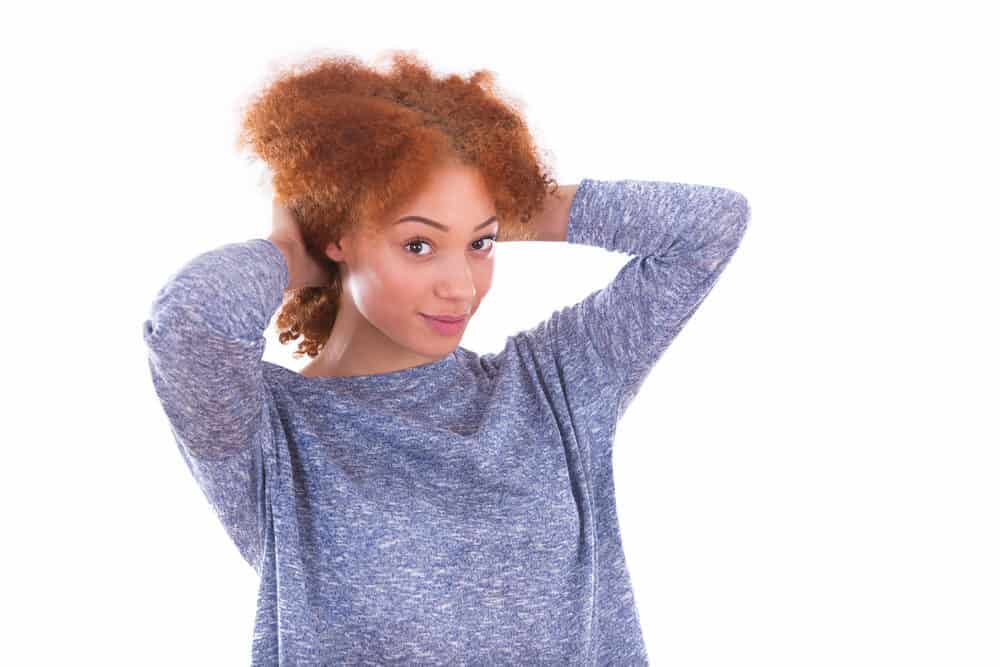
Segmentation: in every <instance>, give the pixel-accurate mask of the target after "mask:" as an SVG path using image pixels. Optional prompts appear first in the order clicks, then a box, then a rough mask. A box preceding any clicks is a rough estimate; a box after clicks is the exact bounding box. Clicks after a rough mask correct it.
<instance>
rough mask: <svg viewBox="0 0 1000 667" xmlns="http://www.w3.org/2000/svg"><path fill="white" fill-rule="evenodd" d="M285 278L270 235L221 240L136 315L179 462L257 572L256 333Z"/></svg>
mask: <svg viewBox="0 0 1000 667" xmlns="http://www.w3.org/2000/svg"><path fill="white" fill-rule="evenodd" d="M289 277H290V271H289V266H288V264H287V259H286V255H285V252H284V250H282V249H281V248H279V247H278V245H276V244H275V243H274V242H273V241H271V240H270V239H262V238H257V239H251V240H249V241H245V242H241V243H231V244H227V245H223V246H221V247H219V248H216V249H214V250H211V251H208V252H205V253H202V254H201V255H198V256H197V257H195V258H194V259H192V260H190V261H189V262H187V264H185V265H184V266H183V267H182V268H181V269H180V270H179V271H178V272H176V273H175V274H173V275H172V276H171V277H170V278H169V279H168V281H167V283H166V284H165V285H164V286H163V287H162V288H161V289H160V291H159V292H158V293H157V295H156V298H155V300H154V301H153V304H152V307H151V309H150V312H149V315H148V317H147V319H146V320H145V322H144V323H143V337H144V339H145V342H146V346H147V351H148V363H149V369H150V372H151V374H152V380H153V387H154V389H155V392H156V394H157V396H158V397H159V400H160V402H161V404H162V406H163V409H164V412H165V413H166V415H167V418H168V421H169V424H170V428H171V430H172V432H173V436H174V439H175V441H176V443H177V445H178V447H179V449H180V451H181V454H182V456H183V458H184V461H185V463H186V464H187V466H188V468H189V469H190V471H191V473H192V475H193V476H194V477H195V479H196V481H197V482H198V485H199V486H200V487H201V489H202V491H203V492H204V493H205V496H206V497H207V499H208V500H209V502H210V503H211V504H212V506H213V508H214V509H215V511H216V513H217V515H218V516H219V519H220V520H221V521H222V523H223V525H224V526H225V528H226V530H227V532H228V533H229V535H230V537H231V538H232V539H233V541H234V543H235V544H236V546H237V547H238V548H239V550H240V553H241V554H242V555H243V557H244V559H245V560H247V562H248V563H250V565H251V566H252V567H254V569H255V570H257V571H258V573H259V571H260V569H259V568H260V556H261V546H262V544H263V525H264V524H263V522H264V511H265V507H266V502H265V501H266V498H265V492H264V467H263V466H264V457H265V455H267V454H268V453H269V452H271V451H272V444H273V442H272V440H273V438H272V431H271V429H272V424H271V419H270V404H271V401H270V396H269V393H268V391H267V389H266V388H265V385H264V380H263V375H262V363H261V359H262V357H263V353H264V346H265V339H264V336H263V334H264V331H265V330H266V329H267V327H268V325H269V323H270V320H271V317H272V315H273V313H274V311H275V310H277V308H278V307H279V306H280V305H281V303H282V300H283V295H284V292H285V290H286V288H287V287H288V285H289Z"/></svg>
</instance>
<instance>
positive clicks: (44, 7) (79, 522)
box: [0, 1, 1000, 667]
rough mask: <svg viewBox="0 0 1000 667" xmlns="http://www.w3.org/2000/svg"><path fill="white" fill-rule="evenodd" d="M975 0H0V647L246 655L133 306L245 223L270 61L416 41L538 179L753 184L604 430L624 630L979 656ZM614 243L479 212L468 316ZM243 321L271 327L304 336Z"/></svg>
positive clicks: (798, 655) (995, 114)
mask: <svg viewBox="0 0 1000 667" xmlns="http://www.w3.org/2000/svg"><path fill="white" fill-rule="evenodd" d="M979 6H985V3H971V2H964V3H955V2H951V3H943V2H941V3H922V2H919V3H905V4H904V3H901V2H900V3H872V2H865V3H861V2H847V3H845V2H840V3H835V4H831V3H822V4H821V3H791V2H789V3H761V2H755V3H741V4H735V3H734V4H731V5H730V4H722V3H717V2H704V1H702V2H698V3H693V2H692V3H689V4H686V5H656V4H654V3H639V2H623V1H616V2H611V3H601V4H596V3H595V4H590V5H588V4H578V3H568V2H564V3H552V2H549V3H542V2H531V3H512V2H506V1H505V2H499V3H497V2H495V3H469V2H466V3H433V2H426V3H398V4H397V3H374V4H367V3H334V2H324V3H315V4H299V3H292V2H285V3H274V2H272V3H266V4H265V3H259V4H257V3H246V2H244V3H239V4H235V3H234V4H225V3H211V2H210V3H197V4H195V3H169V4H166V3H159V4H152V3H128V4H126V3H122V4H119V5H115V4H110V3H72V4H71V3H63V4H53V3H31V4H30V8H29V5H28V4H27V3H19V5H18V9H16V10H11V9H6V10H4V16H3V17H2V19H0V24H2V26H3V27H2V28H0V31H2V34H0V37H2V39H0V44H2V47H0V48H2V49H3V53H2V55H3V58H2V67H3V70H4V71H3V97H4V103H3V105H2V110H0V113H2V114H3V120H4V123H3V128H4V132H3V140H2V141H3V143H2V148H3V160H2V163H0V168H2V169H3V180H2V182H3V188H4V194H5V196H4V198H3V200H4V201H3V204H4V210H5V213H6V215H5V219H6V225H5V227H6V230H7V237H6V239H7V243H6V250H7V251H6V252H5V253H4V257H5V261H4V262H3V263H2V266H3V269H2V270H3V277H4V280H3V285H4V297H5V298H4V302H5V305H6V307H7V313H8V314H7V316H6V317H5V326H4V327H3V333H4V352H5V355H4V367H5V368H4V370H5V372H4V374H3V377H4V385H6V390H5V392H4V394H5V397H6V402H5V409H4V412H5V415H6V417H5V419H4V425H5V430H6V437H4V438H3V441H4V450H5V451H4V454H5V457H4V466H3V470H4V475H3V483H2V485H0V488H2V493H3V497H2V507H3V510H4V538H3V541H4V548H3V550H2V558H3V560H4V563H3V566H2V568H0V572H2V576H3V578H4V582H3V586H2V593H0V599H2V600H3V602H2V604H3V606H4V611H5V616H6V620H5V622H4V628H5V630H4V635H5V638H4V641H3V642H2V644H0V651H2V652H3V653H4V655H2V656H0V662H3V663H5V664H18V665H28V664H38V665H42V664H45V665H53V664H102V665H135V664H144V665H151V664H163V665H168V664H185V665H189V664H190V665H194V664H198V665H244V664H248V662H249V656H250V641H251V632H252V624H253V617H254V605H255V601H256V593H257V580H256V576H255V574H254V573H253V571H252V570H251V569H250V568H249V567H248V566H247V564H246V563H245V562H244V561H243V560H242V559H241V557H240V555H239V553H238V552H237V550H236V548H235V547H234V546H233V545H232V543H231V542H230V541H229V538H228V536H227V535H226V533H225V531H224V530H223V528H222V526H221V524H219V522H218V520H217V519H216V517H215V515H214V514H213V512H212V510H211V508H210V506H209V505H208V504H207V502H206V501H205V499H204V497H203V496H202V494H201V491H200V490H199V489H198V488H197V486H196V485H195V483H194V480H193V478H192V477H191V476H190V475H189V473H188V471H187V469H186V468H185V465H184V463H183V461H182V459H181V456H180V454H179V452H178V451H177V449H176V445H175V443H174V441H173V440H172V437H171V433H170V430H169V427H168V423H167V420H166V416H165V414H164V412H163V410H162V408H161V406H160V404H159V403H158V402H157V398H156V396H155V394H154V392H153V387H152V382H151V379H150V376H149V369H148V367H147V364H146V357H145V354H146V352H145V348H144V345H143V340H142V335H141V333H142V332H141V327H142V322H143V320H144V318H145V317H146V316H147V311H148V308H149V306H150V304H151V302H152V299H153V297H154V295H155V293H156V291H157V290H158V289H159V288H160V287H161V285H162V284H163V283H164V282H165V281H166V279H167V277H168V276H169V275H170V274H171V273H172V272H174V271H175V270H177V269H178V268H179V267H180V266H181V265H183V263H184V262H186V261H187V260H188V259H190V258H192V257H193V256H195V255H196V254H199V253H201V252H203V251H206V250H209V249H211V248H214V247H216V246H219V245H222V244H224V243H229V242H233V241H243V240H247V239H250V238H254V237H265V236H267V234H268V233H269V230H270V212H271V208H270V194H269V192H268V191H267V190H266V188H262V187H261V185H260V172H259V168H258V167H256V166H254V164H253V163H251V162H249V161H248V159H247V158H246V156H245V155H244V154H240V153H237V151H236V150H235V148H234V142H235V137H236V131H237V122H238V106H239V104H240V102H241V101H242V100H243V98H244V97H245V96H246V95H248V94H250V93H251V92H253V91H254V90H255V89H256V87H257V86H258V85H259V84H260V83H261V82H263V81H264V79H265V77H266V76H267V75H268V74H269V72H270V69H269V68H270V67H271V66H272V64H284V63H287V62H292V61H295V60H297V59H300V58H303V57H306V56H309V55H312V54H314V53H316V52H318V51H328V52H331V53H351V54H354V55H356V56H358V57H360V58H362V59H364V60H366V61H367V62H371V61H372V59H373V58H375V57H376V56H377V55H378V54H379V53H381V52H382V51H384V50H387V49H411V50H415V51H417V52H418V53H419V54H420V55H421V56H422V57H423V58H424V59H426V60H427V61H428V62H429V63H431V64H432V65H433V67H434V68H435V69H436V70H437V71H439V72H456V73H460V74H463V75H467V74H469V73H471V72H472V71H474V70H476V69H480V68H486V69H490V70H492V71H494V72H495V73H497V75H498V83H499V85H500V86H501V87H502V88H503V89H504V90H506V91H507V92H509V93H510V94H512V95H513V96H515V97H517V98H518V99H520V100H521V101H522V102H523V104H524V111H525V115H526V117H527V119H528V121H529V124H530V125H531V127H532V128H533V131H534V132H535V135H536V139H537V141H538V143H539V144H540V145H541V146H542V147H543V148H544V149H545V150H547V151H550V152H551V154H552V155H554V157H555V163H554V167H555V169H556V177H557V178H558V180H559V181H560V182H561V183H576V182H579V180H580V179H581V178H584V177H589V178H597V179H619V178H621V179H624V178H636V179H656V180H668V181H680V182H688V183H701V184H711V185H718V186H722V187H727V188H731V189H734V190H737V191H739V192H741V193H743V194H744V195H746V197H747V198H748V200H749V201H750V204H751V207H752V221H751V226H750V228H749V230H748V232H747V235H746V236H745V238H744V240H743V243H742V245H741V247H740V248H739V250H738V251H737V254H736V255H735V256H734V258H733V260H732V261H731V263H730V264H729V266H728V267H727V269H726V271H725V273H724V275H723V276H722V277H721V278H720V280H719V282H718V284H717V285H716V287H715V288H714V290H713V291H712V293H711V295H710V296H709V297H708V298H707V299H706V300H705V302H704V303H703V304H702V305H701V307H700V309H699V312H698V313H697V314H696V315H695V316H694V317H693V318H692V319H691V321H690V322H689V323H688V325H687V327H686V328H685V330H684V331H683V332H682V333H681V334H680V335H679V336H678V338H677V339H676V340H675V341H674V342H673V343H672V345H671V346H670V348H669V350H668V351H667V352H666V354H665V355H664V356H663V358H662V360H661V361H660V362H659V364H658V365H657V366H656V368H655V369H654V371H653V372H652V373H651V375H650V376H649V377H648V379H647V381H646V383H645V384H644V386H643V388H642V390H641V391H640V393H639V395H638V396H637V398H636V399H635V401H634V403H633V404H632V406H631V407H630V409H629V411H628V412H627V413H626V415H625V417H624V418H623V420H622V422H621V424H620V426H619V430H618V438H617V441H616V445H615V447H616V453H615V459H614V465H615V480H616V487H617V492H618V493H617V499H618V509H619V513H620V520H621V528H622V533H623V538H624V545H625V552H626V559H627V564H628V567H629V570H630V572H631V576H632V583H633V586H634V590H635V595H636V601H637V607H638V610H639V614H640V621H641V625H642V629H643V632H644V635H645V639H646V644H647V648H648V652H649V656H650V659H651V662H652V664H654V665H674V666H678V667H679V666H685V667H689V666H695V665H727V666H728V665H768V666H769V667H777V666H778V665H788V666H796V667H798V666H801V665H810V666H815V665H831V666H833V665H837V666H840V665H855V666H856V665H873V666H875V665H877V666H880V667H882V666H885V665H907V666H912V665H949V666H950V665H963V666H965V667H970V666H974V665H984V666H985V665H993V666H995V665H997V664H1000V574H998V570H1000V568H998V563H1000V532H998V531H1000V491H998V479H1000V475H998V473H1000V465H998V445H1000V437H998V435H1000V434H998V428H997V422H996V414H997V410H996V408H997V403H998V401H997V398H998V390H997V380H996V378H997V373H998V370H1000V368H998V366H1000V364H998V355H997V352H996V347H995V346H996V344H997V342H998V340H1000V336H998V330H997V325H996V315H997V302H998V300H997V296H996V288H997V287H998V285H1000V281H998V279H997V278H998V276H997V270H996V264H995V261H996V256H997V253H996V249H997V246H998V241H1000V233H998V223H1000V215H998V213H997V210H998V204H1000V201H998V196H997V195H998V176H1000V168H998V158H997V149H998V147H1000V141H998V130H997V119H998V118H1000V108H998V104H997V100H996V97H995V95H996V92H997V69H996V65H995V63H996V62H998V61H1000V53H998V50H1000V49H998V46H997V44H998V43H997V39H996V34H997V23H996V22H995V20H991V19H988V17H987V16H986V15H985V14H984V13H982V12H981V11H980V10H978V9H974V7H979ZM656 7H659V8H656ZM626 259H627V258H626V256H624V255H621V254H613V253H609V252H606V251H603V250H601V249H595V248H589V247H570V246H568V245H567V244H555V243H510V244H500V245H499V246H498V259H497V261H498V264H497V270H496V276H495V281H494V287H493V290H492V291H491V293H490V296H489V298H488V299H487V300H486V301H485V302H484V303H483V306H482V308H481V309H480V311H479V313H478V314H477V318H476V319H475V320H473V321H472V322H471V323H470V326H469V329H468V331H467V333H466V336H465V338H464V339H463V342H462V344H463V345H464V346H465V347H468V348H470V349H473V350H476V351H478V352H480V353H485V352H490V351H495V350H497V349H499V348H500V347H501V346H502V344H503V341H504V339H505V338H506V337H507V336H508V335H511V334H513V333H515V332H517V331H519V330H522V329H524V328H527V327H528V326H531V325H533V324H534V323H536V322H538V321H540V320H541V319H542V318H545V317H548V316H549V315H550V314H551V313H552V312H553V310H555V309H556V308H558V307H562V306H565V305H568V304H571V303H573V302H575V301H577V300H579V299H581V298H583V297H584V296H585V295H586V294H588V293H589V292H591V291H593V290H594V289H598V288H599V287H602V286H603V285H604V284H605V283H607V282H608V281H609V280H610V279H611V278H612V277H613V276H614V274H615V272H616V271H617V269H618V268H619V267H620V266H621V265H622V264H623V263H624V262H625V261H626ZM554 277H558V279H556V278H554ZM267 336H268V341H269V345H268V349H267V352H266V354H265V359H267V360H269V361H273V362H275V363H280V364H284V365H286V366H288V367H289V368H294V369H297V368H299V367H300V366H301V365H302V364H303V363H304V360H294V359H293V358H292V356H291V351H292V349H293V347H294V345H297V342H296V343H293V344H290V345H287V346H284V347H282V346H281V345H278V343H277V340H276V337H275V336H274V330H273V328H272V329H270V330H269V331H268V332H267Z"/></svg>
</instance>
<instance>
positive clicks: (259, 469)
mask: <svg viewBox="0 0 1000 667" xmlns="http://www.w3.org/2000/svg"><path fill="white" fill-rule="evenodd" d="M243 130H244V135H243V137H244V140H245V142H246V144H247V145H250V146H252V147H253V148H254V150H255V151H256V153H257V154H258V155H259V156H261V157H262V159H264V160H266V161H267V163H268V165H269V166H270V167H271V169H272V170H273V173H274V181H273V183H274V188H275V192H276V197H275V202H274V229H273V232H272V234H271V235H270V236H269V237H268V238H266V239H251V240H248V241H245V242H240V243H232V244H227V245H224V246H222V247H219V248H216V249H214V250H211V251H209V252H206V253H204V254H201V255H199V256H198V257H195V258H194V259H193V260H191V261H190V262H188V263H187V264H186V265H185V266H184V267H183V268H182V269H181V270H180V271H179V272H177V273H176V274H174V275H173V276H171V277H170V279H169V281H168V282H167V284H166V285H165V286H164V287H163V289H161V290H160V292H159V293H158V294H157V296H156V299H155V301H154V303H153V305H152V309H151V312H150V314H149V317H148V319H146V321H145V322H144V330H143V334H144V337H145V341H146V343H147V346H148V351H149V367H150V370H151V372H152V379H153V384H154V387H155V390H156V393H157V395H158V396H159V399H160V400H161V402H162V405H163V407H164V410H165V412H166V414H167V416H168V418H169V421H170V424H171V427H172V430H173V433H174V436H175V439H176V442H177V444H178V446H179V449H180V452H181V454H182V455H183V457H184V460H185V461H186V463H187V465H188V466H189V468H190V470H191V472H192V474H193V475H194V477H195V479H196V480H197V482H198V484H199V485H200V487H201V488H202V490H203V491H204V493H205V495H206V497H207V498H208V500H209V501H210V502H211V503H212V506H213V507H214V508H215V510H216V511H217V513H218V516H219V518H220V519H221V521H222V523H223V525H224V526H225V528H226V529H227V531H228V532H229V535H230V536H231V537H232V539H233V541H234V543H235V544H236V546H237V547H238V548H239V550H240V552H241V554H242V555H243V557H244V558H245V559H246V560H247V562H248V563H249V564H250V565H251V566H252V567H253V568H254V569H255V571H256V572H257V573H258V575H259V576H260V589H259V597H258V606H257V613H256V618H255V625H254V635H253V664H255V665H264V664H268V665H270V664H295V665H307V664H309V665H311V664H316V665H320V664H323V665H326V664H356V663H365V664H387V663H393V664H396V663H399V664H411V663H420V664H429V663H433V664H484V663H489V664H494V663H501V664H519V665H537V664H573V665H576V664H630V665H635V664H645V663H646V662H647V658H646V651H645V647H644V644H643V637H642V632H641V629H640V626H639V621H638V616H637V613H636V609H635V606H634V601H633V595H632V588H631V582H630V579H629V573H628V570H627V567H626V563H625V559H624V553H623V550H622V544H621V539H620V534H619V529H618V523H617V516H616V513H615V495H614V485H613V476H612V466H611V464H612V445H613V442H614V435H615V427H616V425H617V423H618V421H619V419H620V418H621V416H622V414H623V413H624V411H625V409H626V408H627V406H628V405H629V403H630V401H631V400H632V398H633V397H634V396H635V394H636V392H637V391H638V389H639V387H640V386H641V384H642V383H643V380H644V379H645V378H646V376H647V375H648V374H649V372H650V370H651V369H652V367H653V366H654V365H655V363H656V362H657V360H658V359H659V358H660V356H661V355H662V354H663V352H664V351H665V350H666V348H667V346H668V345H669V344H670V342H671V341H672V340H673V339H674V338H675V337H676V335H677V334H678V332H679V331H680V330H681V329H682V328H683V326H684V325H685V323H686V322H687V321H688V320H689V319H690V317H691V316H692V314H693V313H694V312H695V310H696V309H697V307H698V306H699V304H700V303H701V302H702V300H703V299H704V298H705V296H706V295H707V294H708V292H709V291H710V290H711V289H712V287H713V285H714V284H715V282H716V280H717V279H718V277H719V275H720V274H721V272H722V271H723V269H724V268H725V266H726V265H727V263H728V261H729V259H730V257H731V256H732V255H733V253H734V251H735V250H736V248H737V245H738V244H739V242H740V240H741V238H742V236H743V234H744V231H745V229H746V226H747V224H748V221H749V218H750V210H749V206H748V203H747V200H746V198H745V197H744V196H743V195H741V194H739V193H737V192H735V191H732V190H728V189H725V188H720V187H712V186H707V185H694V184H682V183H670V182H660V181H637V180H612V181H603V180H594V179H583V180H582V181H581V182H580V183H579V184H577V185H570V186H565V185H564V186H561V187H550V186H552V185H554V182H553V181H552V180H551V179H549V178H548V176H547V175H546V172H545V170H544V169H543V165H542V164H541V162H540V161H539V159H538V157H537V152H536V151H535V149H534V145H533V143H532V142H531V138H530V135H529V134H528V132H527V130H526V126H525V124H524V122H523V121H522V119H520V118H519V116H518V115H517V113H516V110H515V109H514V108H513V107H512V106H511V105H509V104H506V103H504V102H503V101H502V100H501V99H500V98H499V96H498V95H497V93H496V92H495V91H494V90H492V86H491V77H490V76H489V73H488V72H478V73H476V74H475V75H473V76H472V77H471V78H470V79H468V80H462V79H460V78H458V77H455V76H452V77H448V78H438V77H434V76H433V75H431V73H430V72H429V71H428V70H427V68H426V67H425V66H423V65H421V64H420V63H419V62H417V61H416V60H415V59H414V58H412V57H406V56H401V55H398V56H397V57H396V59H395V61H394V65H393V68H392V69H391V70H389V71H387V72H380V71H377V70H373V69H368V68H365V67H363V66H361V65H360V64H359V63H358V62H357V61H355V60H352V59H347V58H338V59H328V60H325V61H322V62H320V63H318V64H315V65H314V66H313V67H312V68H311V69H305V70H302V71H295V72H292V73H288V74H286V75H285V76H283V77H281V78H279V79H278V80H277V81H276V82H275V83H274V84H273V85H272V86H271V87H270V88H269V89H268V90H267V91H266V92H265V93H264V94H262V95H261V96H260V97H259V98H258V99H257V100H256V101H255V102H254V104H253V105H252V106H251V107H250V108H249V110H248V111H247V114H246V116H245V122H244V126H243ZM510 239H528V240H540V241H567V242H569V243H579V244H587V245H593V246H599V247H603V248H606V249H608V250H612V251H620V252H625V253H628V254H630V255H632V258H631V259H630V260H629V261H628V262H627V263H626V264H625V265H624V267H623V268H622V269H621V271H620V272H619V273H618V274H617V275H616V276H615V278H614V279H613V280H612V281H611V282H610V284H608V285H607V286H605V287H604V288H603V289H601V290H598V291H595V292H593V293H592V294H590V295H589V296H588V297H586V298H585V299H583V300H582V301H580V302H579V303H576V304H574V305H572V306H570V307H566V308H563V309H561V310H558V311H555V312H553V313H552V315H551V316H550V317H549V318H547V319H546V320H544V321H542V322H540V323H539V324H537V325H536V326H534V327H533V328H531V329H528V330H525V331H521V332H519V333H517V334H515V335H512V336H510V337H509V338H508V339H507V341H506V344H505V345H504V347H503V349H502V350H500V351H499V352H497V353H490V354H485V355H479V354H476V353H474V352H472V351H471V350H468V349H466V348H463V347H462V346H461V345H459V342H460V340H461V338H462V333H463V331H464V330H465V328H466V326H467V325H468V322H469V319H470V318H471V317H473V316H475V313H476V311H477V310H478V309H479V306H480V305H481V303H482V300H483V299H484V298H485V297H486V295H487V293H488V292H489V289H490V285H491V281H492V276H493V268H494V252H493V250H494V247H495V243H496V242H498V241H499V240H510ZM279 307H281V308H282V312H281V313H280V314H279V317H278V320H277V326H278V329H279V331H280V340H281V342H282V343H285V342H287V341H288V340H292V339H295V338H298V337H299V336H302V337H303V341H302V343H301V344H300V351H299V355H301V354H303V353H305V354H308V355H309V356H310V357H311V358H312V361H311V362H310V363H309V364H308V365H307V366H306V367H305V368H304V369H303V371H302V372H301V373H299V372H294V371H291V370H289V369H286V368H284V367H283V366H279V365H276V364H271V363H268V362H264V361H262V355H263V351H264V342H265V341H264V336H263V334H264V332H265V330H266V329H267V327H268V325H269V323H270V321H271V318H272V316H273V314H274V313H275V311H276V310H277V309H278V308H279ZM449 316H450V317H453V318H459V319H458V320H457V322H455V323H448V322H444V321H442V320H441V319H435V318H443V317H449Z"/></svg>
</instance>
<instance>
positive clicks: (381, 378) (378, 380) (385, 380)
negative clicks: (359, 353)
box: [292, 346, 465, 387]
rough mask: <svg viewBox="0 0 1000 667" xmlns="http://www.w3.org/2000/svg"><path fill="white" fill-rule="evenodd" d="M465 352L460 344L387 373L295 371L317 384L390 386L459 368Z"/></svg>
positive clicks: (302, 379) (301, 376)
mask: <svg viewBox="0 0 1000 667" xmlns="http://www.w3.org/2000/svg"><path fill="white" fill-rule="evenodd" d="M460 350H461V351H462V352H465V350H464V348H462V347H461V346H458V347H457V348H455V349H454V350H452V351H451V352H449V353H448V354H447V355H446V356H444V357H442V358H440V359H437V360H435V361H431V362H428V363H426V364H420V365H419V366H411V367H410V368H402V369H399V370H395V371H389V372H386V373H375V374H372V375H316V376H306V375H302V374H301V373H299V372H298V371H292V372H293V373H295V375H296V377H297V378H298V379H299V381H301V382H303V383H305V384H312V385H316V386H341V387H344V386H373V387H388V386H394V385H398V384H400V383H408V382H412V381H416V380H422V379H426V378H428V377H432V376H440V375H442V374H445V373H448V372H451V371H453V370H455V369H457V368H458V366H459V362H458V354H459V351H460Z"/></svg>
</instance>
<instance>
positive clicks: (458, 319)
mask: <svg viewBox="0 0 1000 667" xmlns="http://www.w3.org/2000/svg"><path fill="white" fill-rule="evenodd" d="M427 317H430V318H432V319H435V320H441V321H442V322H461V321H462V320H464V319H465V316H464V315H462V316H459V317H450V316H448V315H427Z"/></svg>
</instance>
